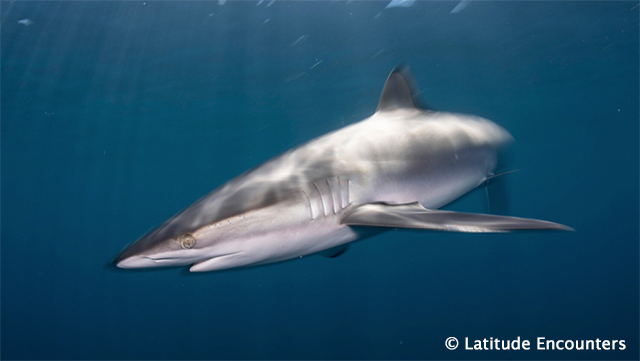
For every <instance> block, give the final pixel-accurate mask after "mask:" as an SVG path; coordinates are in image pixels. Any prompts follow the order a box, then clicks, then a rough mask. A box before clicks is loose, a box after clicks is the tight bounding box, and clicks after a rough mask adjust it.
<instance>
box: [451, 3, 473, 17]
mask: <svg viewBox="0 0 640 361" xmlns="http://www.w3.org/2000/svg"><path fill="white" fill-rule="evenodd" d="M469 1H471V0H462V1H460V2H459V3H458V5H456V7H455V8H453V10H451V14H457V13H459V12H461V11H462V10H464V9H465V8H466V7H467V5H469Z"/></svg>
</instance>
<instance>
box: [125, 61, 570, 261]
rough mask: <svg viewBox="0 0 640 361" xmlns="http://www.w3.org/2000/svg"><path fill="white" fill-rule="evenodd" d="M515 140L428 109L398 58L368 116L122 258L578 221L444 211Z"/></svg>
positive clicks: (212, 197) (321, 245)
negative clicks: (394, 231) (402, 231)
mask: <svg viewBox="0 0 640 361" xmlns="http://www.w3.org/2000/svg"><path fill="white" fill-rule="evenodd" d="M511 140H512V137H511V135H510V134H509V133H508V132H507V131H506V130H504V129H503V128H502V127H500V126H498V125H497V124H495V123H493V122H491V121H489V120H487V119H484V118H481V117H478V116H473V115H463V114H455V113H446V112H440V111H435V110H432V109H430V108H428V107H426V106H422V105H421V103H420V102H419V100H418V99H417V97H416V92H415V87H414V83H413V80H412V78H411V76H410V74H409V72H408V70H407V69H406V68H404V67H397V68H395V69H394V70H393V71H392V72H391V74H390V75H389V77H388V78H387V81H386V83H385V85H384V87H383V90H382V95H381V97H380V102H379V105H378V108H377V110H376V112H375V113H374V114H373V115H372V116H371V117H369V118H367V119H364V120H362V121H360V122H358V123H355V124H352V125H349V126H346V127H344V128H342V129H339V130H336V131H333V132H331V133H329V134H326V135H324V136H321V137H319V138H317V139H314V140H312V141H309V142H308V143H306V144H303V145H301V146H298V147H297V148H294V149H291V150H289V151H287V152H285V153H284V154H281V155H280V156H278V157H276V158H273V159H271V160H269V161H267V162H266V163H264V164H262V165H261V166H259V167H257V168H255V169H253V170H250V171H248V172H246V173H244V174H242V175H240V176H239V177H237V178H235V179H233V180H231V181H229V182H227V183H226V184H224V185H223V186H221V187H220V188H218V189H217V190H214V191H213V192H211V193H210V194H208V195H207V196H205V197H203V198H201V199H200V200H198V201H197V202H196V203H194V204H193V205H191V206H190V207H188V208H186V209H185V210H183V211H182V212H180V213H178V214H176V215H175V216H173V217H172V218H170V219H169V220H167V221H166V222H164V223H163V224H161V225H160V226H158V227H157V228H155V229H154V230H152V231H150V232H149V233H147V234H146V235H144V236H142V237H141V238H140V239H138V240H137V241H136V242H134V243H133V244H132V245H130V246H129V247H128V248H126V249H125V250H124V251H123V252H122V253H121V254H120V256H119V257H118V258H117V259H116V260H115V263H116V265H117V266H118V267H120V268H150V267H164V266H187V265H191V267H190V271H191V272H203V271H215V270H222V269H228V268H233V267H242V266H253V265H261V264H266V263H272V262H279V261H284V260H288V259H292V258H296V257H301V256H305V255H310V254H314V253H323V254H324V255H327V256H336V255H339V254H341V253H343V252H344V251H345V249H346V247H347V244H348V243H349V242H352V241H355V240H356V239H359V238H362V236H363V234H367V233H363V232H362V231H361V230H362V229H368V228H371V229H375V230H378V231H381V230H385V229H391V228H414V229H426V230H438V231H454V232H508V231H514V230H524V229H536V230H571V228H569V227H566V226H564V225H561V224H558V223H552V222H547V221H542V220H536V219H526V218H516V217H507V216H498V215H491V214H474V213H460V212H452V211H442V210H438V208H440V207H442V206H444V205H446V204H447V203H450V202H451V201H453V200H455V199H457V198H459V197H460V196H462V195H464V194H465V193H467V192H469V191H470V190H472V189H474V188H476V187H478V186H479V185H481V184H483V183H484V182H486V181H487V180H488V179H490V178H492V177H493V176H494V173H493V171H494V169H495V167H496V164H497V153H498V150H499V149H500V148H501V147H503V146H504V145H506V144H507V143H509V142H510V141H511ZM373 233H376V232H373ZM369 234H371V233H369Z"/></svg>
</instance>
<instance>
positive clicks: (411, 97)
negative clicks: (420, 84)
mask: <svg viewBox="0 0 640 361" xmlns="http://www.w3.org/2000/svg"><path fill="white" fill-rule="evenodd" d="M414 83H415V82H414V80H413V76H411V73H410V72H409V68H408V67H406V66H403V65H399V66H396V67H395V68H394V69H393V70H392V71H391V74H389V77H388V78H387V81H386V82H385V83H384V87H383V88H382V95H380V102H379V103H378V109H376V112H387V111H392V110H397V109H429V108H427V107H426V106H424V105H422V103H421V102H420V100H419V99H418V98H417V96H416V89H415V85H414Z"/></svg>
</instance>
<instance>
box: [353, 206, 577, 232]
mask: <svg viewBox="0 0 640 361" xmlns="http://www.w3.org/2000/svg"><path fill="white" fill-rule="evenodd" d="M341 223H342V224H344V225H349V226H372V227H392V228H415V229H429V230H436V231H449V232H472V233H496V232H510V231H516V230H528V229H530V230H558V231H572V230H573V229H572V228H570V227H567V226H564V225H562V224H558V223H553V222H547V221H542V220H538V219H530V218H518V217H508V216H498V215H492V214H478V213H461V212H451V211H440V210H430V209H426V208H424V207H423V206H422V205H420V203H418V202H414V203H408V204H399V205H391V204H385V203H373V204H365V205H362V206H359V207H357V208H354V209H353V210H352V211H350V212H349V213H347V214H346V215H345V216H344V217H343V218H342V221H341Z"/></svg>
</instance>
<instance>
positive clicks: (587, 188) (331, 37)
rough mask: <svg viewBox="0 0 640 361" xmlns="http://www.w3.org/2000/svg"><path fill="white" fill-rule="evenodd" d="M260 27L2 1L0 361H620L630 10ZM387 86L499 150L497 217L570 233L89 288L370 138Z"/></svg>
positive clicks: (576, 5)
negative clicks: (128, 256) (589, 344)
mask: <svg viewBox="0 0 640 361" xmlns="http://www.w3.org/2000/svg"><path fill="white" fill-rule="evenodd" d="M267 3H268V1H265V2H264V3H263V4H261V5H260V6H256V5H257V3H256V2H242V3H236V2H232V1H229V2H227V3H226V4H224V5H223V6H219V5H218V4H217V3H216V2H208V3H203V2H147V3H146V4H145V3H143V2H140V1H138V2H64V3H61V2H53V3H44V2H42V3H41V2H6V1H3V2H2V11H1V16H2V39H1V40H2V46H1V51H2V54H1V56H2V59H1V60H2V74H1V75H2V114H1V115H2V128H1V131H2V139H1V140H2V148H1V151H2V219H1V220H2V234H1V236H2V259H1V261H2V268H1V270H2V339H1V341H2V352H1V355H0V356H1V357H2V358H3V359H146V358H153V359H197V358H199V359H216V358H225V359H253V358H261V359H273V358H278V359H280V358H285V359H286V358H296V359H309V358H314V359H316V358H323V359H325V358H328V359H332V358H340V359H359V358H367V359H374V358H384V359H460V358H464V359H473V358H528V359H543V358H551V359H565V358H566V359H633V358H637V357H638V351H639V349H638V337H639V333H638V317H639V315H638V308H639V303H638V283H639V280H638V251H639V250H638V232H639V229H638V223H639V221H638V219H639V212H638V199H639V195H638V182H639V179H638V170H639V169H638V164H639V159H638V140H639V129H638V113H639V104H638V103H639V101H638V99H639V93H638V79H639V78H638V77H639V74H638V64H639V62H638V51H639V47H638V11H639V10H640V8H639V7H637V6H636V5H637V2H540V3H537V2H471V3H470V4H469V5H468V7H467V8H466V9H464V10H463V11H462V12H460V13H457V14H451V13H450V11H451V10H452V9H453V7H454V6H455V5H456V2H416V3H415V4H414V5H413V6H412V7H409V8H396V9H388V10H384V11H382V12H381V10H382V8H384V6H385V5H386V2H371V3H361V2H350V3H345V2H311V3H309V2H284V1H276V2H275V3H274V4H273V5H272V6H270V7H267V6H266V5H267ZM377 15H378V16H377ZM24 18H29V19H31V20H32V21H33V22H34V23H33V24H32V25H29V26H25V25H22V24H18V20H21V19H24ZM267 19H269V21H268V22H266V23H265V21H266V20H267ZM303 35H306V36H307V37H306V38H304V39H303V41H300V42H298V43H297V44H295V45H294V46H292V44H294V43H295V42H296V40H297V39H299V38H300V37H301V36H303ZM319 61H322V62H321V63H320V64H318V65H317V66H315V67H314V68H313V69H310V68H311V67H312V66H313V65H314V64H316V63H318V62H319ZM399 63H407V64H409V65H410V66H411V67H412V70H413V72H414V73H415V75H416V78H417V81H418V84H419V85H420V90H421V93H422V97H423V98H424V100H425V101H426V102H428V103H429V104H431V105H432V106H434V107H437V108H438V109H442V110H449V111H458V112H466V113H472V114H477V115H481V116H484V117H487V118H489V119H492V120H494V121H495V122H497V123H499V124H501V125H502V126H504V127H505V128H506V129H508V130H509V131H510V132H511V133H512V134H513V136H514V137H515V139H516V143H515V144H514V146H512V147H511V149H510V153H509V160H510V164H509V166H510V167H511V168H515V169H520V171H519V172H517V173H515V174H511V175H509V176H506V177H508V179H506V180H505V182H506V186H507V190H508V192H509V205H510V207H509V213H510V214H512V215H518V216H523V217H531V218H541V219H548V220H553V221H556V222H561V223H564V224H567V225H570V226H572V227H574V228H575V229H576V232H574V233H544V232H543V233H515V234H506V235H479V234H445V233H434V232H431V233H430V232H408V231H391V232H388V233H385V234H383V235H380V236H378V237H374V238H371V239H368V240H366V241H364V242H360V243H357V244H355V245H354V247H352V249H351V250H350V251H349V252H348V253H346V254H345V255H343V256H342V257H339V258H337V259H325V258H321V257H317V256H313V257H305V258H304V259H302V260H296V261H292V262H286V263H281V264H276V265H272V266H266V267H258V268H249V269H241V270H234V271H225V272H218V273H215V272H214V273H208V274H204V275H195V276H194V275H189V274H186V273H185V272H183V271H181V270H179V269H170V270H160V271H146V272H136V271H129V272H125V271H121V272H119V271H114V270H112V269H110V268H109V267H105V264H107V263H108V262H109V261H110V260H111V259H112V257H114V256H115V255H116V254H117V253H118V252H119V251H120V249H121V248H122V247H124V246H125V245H126V244H127V243H129V242H131V241H133V240H134V239H136V238H137V237H138V236H140V235H141V234H143V233H144V232H145V231H147V230H148V229H149V228H150V227H152V226H155V225H157V224H158V223H160V222H162V221H164V220H165V219H167V218H168V217H170V216H171V215H172V214H173V213H175V212H177V211H178V210H180V209H182V208H184V207H186V206H188V205H189V204H190V203H191V202H193V201H195V200H196V199H197V198H199V197H200V196H202V195H204V194H206V193H207V192H209V191H210V190H212V189H213V188H215V187H217V186H219V185H221V184H222V183H223V182H225V181H226V180H228V179H230V178H232V177H234V176H236V175H238V174H240V173H241V172H243V171H244V170H246V169H248V168H250V167H253V166H256V165H258V164H260V163H261V162H263V161H265V160H267V159H269V158H270V157H272V156H275V155H277V154H278V153H280V152H282V151H285V150H286V149H288V148H290V147H292V146H295V145H297V144H299V143H301V142H303V141H306V140H309V139H312V138H314V137H316V136H319V135H322V134H324V133H326V132H328V131H330V130H333V129H336V128H339V127H341V126H343V125H346V124H350V123H353V122H356V121H358V120H360V119H363V118H365V117H366V116H368V115H370V114H372V113H373V111H374V109H375V107H376V104H377V99H378V96H379V93H380V90H381V88H382V85H383V83H384V80H385V78H386V75H387V74H388V73H389V72H390V71H391V69H392V68H393V67H394V66H395V65H397V64H399ZM476 193H478V192H476ZM482 200H483V195H482V193H481V192H480V193H478V194H475V195H471V196H470V197H468V198H467V199H466V200H463V201H461V202H458V204H456V205H453V206H451V208H453V209H458V210H471V211H476V212H482V211H483V210H484V205H483V202H482ZM449 336H456V337H458V338H459V339H461V340H462V339H463V338H464V337H465V336H468V337H470V338H483V337H487V338H488V337H498V338H507V339H511V338H515V337H517V336H520V337H522V338H525V339H529V340H531V341H533V342H535V338H536V337H538V336H544V337H546V338H551V339H578V340H580V339H595V338H600V339H611V340H613V339H617V340H620V339H624V340H626V345H627V349H626V350H624V351H618V350H616V351H534V350H531V351H520V352H504V351H502V352H493V353H492V352H488V351H483V352H479V351H478V352H471V351H464V350H462V349H458V350H455V351H449V350H447V349H446V348H445V346H444V341H445V339H446V338H447V337H449Z"/></svg>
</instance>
